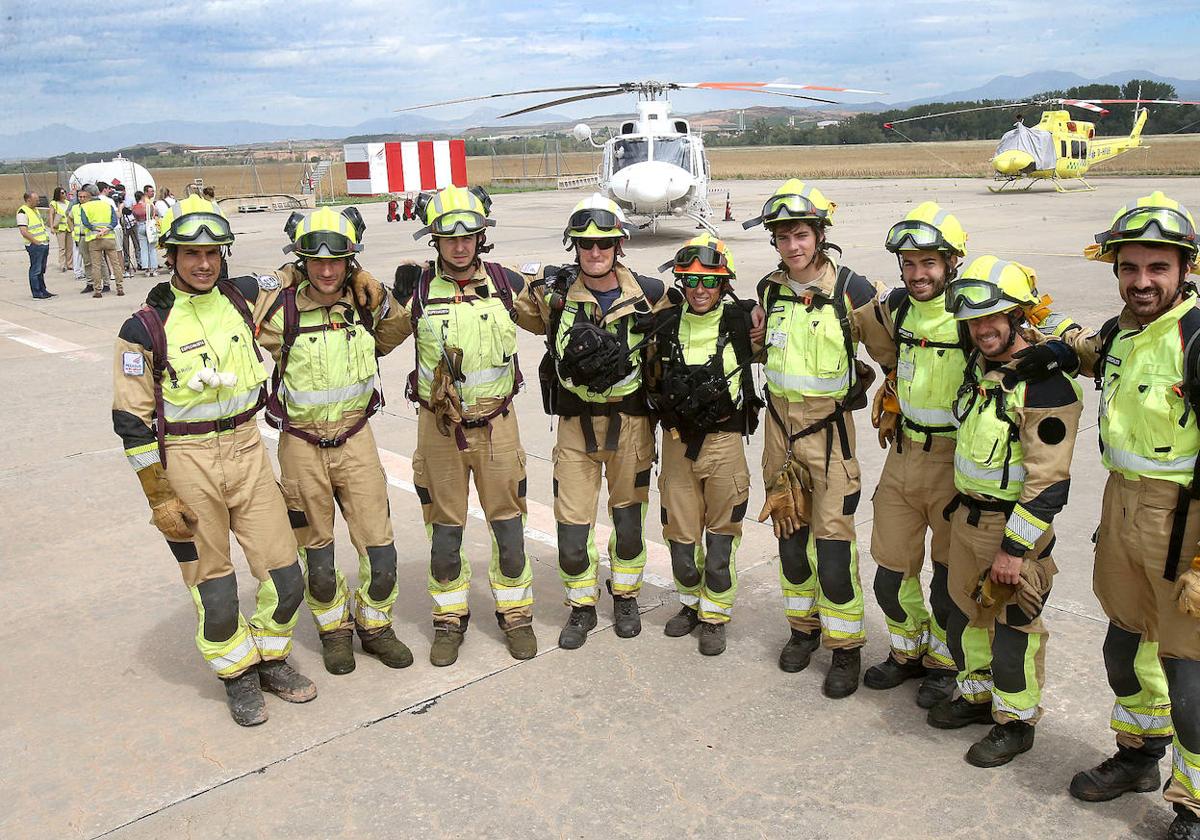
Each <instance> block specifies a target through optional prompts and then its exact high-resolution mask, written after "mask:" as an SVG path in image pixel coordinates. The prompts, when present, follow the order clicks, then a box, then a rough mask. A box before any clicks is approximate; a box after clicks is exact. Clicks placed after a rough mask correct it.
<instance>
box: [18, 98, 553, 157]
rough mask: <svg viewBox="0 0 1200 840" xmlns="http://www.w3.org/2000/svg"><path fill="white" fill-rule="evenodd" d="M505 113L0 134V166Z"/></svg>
mask: <svg viewBox="0 0 1200 840" xmlns="http://www.w3.org/2000/svg"><path fill="white" fill-rule="evenodd" d="M506 110H507V109H499V108H479V109H476V110H475V111H473V112H471V113H470V114H467V115H466V116H465V117H459V118H457V119H452V120H435V119H432V118H430V117H426V116H422V115H417V114H409V113H405V114H395V115H394V116H390V117H377V118H375V119H370V120H367V121H365V122H361V123H358V124H357V125H349V126H346V125H338V126H331V125H313V124H300V125H274V124H270V123H260V122H249V121H246V120H231V121H228V122H211V123H202V122H193V121H185V120H164V121H159V122H148V123H125V124H122V125H113V126H106V127H104V128H102V129H97V130H94V131H85V130H81V129H78V128H72V127H70V126H67V125H62V124H54V125H48V126H45V127H44V128H39V129H35V130H33V131H23V132H20V133H17V134H0V160H5V159H7V160H14V159H36V158H46V157H51V156H53V155H60V154H66V153H68V152H83V153H87V152H106V151H112V150H113V149H120V148H124V147H127V146H136V145H138V144H141V143H178V144H181V145H188V146H237V145H244V144H247V143H272V142H279V141H282V140H340V139H342V138H344V137H350V136H354V135H363V134H453V133H456V132H460V131H463V130H465V129H467V128H472V127H475V126H479V125H483V124H484V123H487V122H495V121H496V117H497V116H499V115H500V114H503V113H505V112H506ZM567 119H568V118H567V117H565V116H563V115H562V114H555V113H553V112H550V111H543V112H538V113H533V114H525V115H523V116H520V117H516V118H513V119H511V120H505V121H504V122H505V123H507V124H511V125H530V124H533V125H537V124H541V123H544V122H546V121H548V120H555V121H561V120H567Z"/></svg>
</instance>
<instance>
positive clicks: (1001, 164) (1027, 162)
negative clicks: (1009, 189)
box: [992, 150, 1033, 175]
mask: <svg viewBox="0 0 1200 840" xmlns="http://www.w3.org/2000/svg"><path fill="white" fill-rule="evenodd" d="M1032 166H1033V155H1031V154H1029V152H1021V151H1017V150H1012V151H1008V152H1001V153H1000V154H998V155H996V156H995V157H994V158H992V168H994V169H995V170H996V171H997V172H999V173H1000V174H1001V175H1020V174H1021V173H1022V172H1024V171H1026V170H1027V169H1029V168H1030V167H1032Z"/></svg>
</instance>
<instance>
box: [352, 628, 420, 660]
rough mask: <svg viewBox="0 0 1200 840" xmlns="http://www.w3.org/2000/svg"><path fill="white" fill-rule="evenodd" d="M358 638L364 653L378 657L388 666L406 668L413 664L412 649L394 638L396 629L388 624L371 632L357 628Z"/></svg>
mask: <svg viewBox="0 0 1200 840" xmlns="http://www.w3.org/2000/svg"><path fill="white" fill-rule="evenodd" d="M358 640H359V642H361V643H362V649H363V652H364V653H369V654H371V656H375V657H378V659H379V661H380V662H382V663H383V664H384V665H386V666H388V667H389V668H407V667H408V666H409V665H411V664H413V655H412V651H411V650H409V649H408V645H406V644H404V642H402V641H400V640H399V639H397V638H396V631H395V630H393V629H392V626H391V625H390V624H389V625H388V626H387V627H384V628H383V629H382V630H378V631H376V632H373V633H366V632H364V631H363V630H362V629H359V631H358Z"/></svg>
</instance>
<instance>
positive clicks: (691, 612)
mask: <svg viewBox="0 0 1200 840" xmlns="http://www.w3.org/2000/svg"><path fill="white" fill-rule="evenodd" d="M699 623H700V613H699V612H698V611H697V610H696V608H695V607H689V606H687V605H686V604H685V605H684V606H682V607H680V608H679V612H677V613H675V615H673V616H671V617H670V618H668V619H667V624H666V626H665V627H663V633H664V634H666V635H667V636H670V637H671V638H672V639H678V638H679V637H680V636H686V635H688V634H689V633H691V632H692V631H693V630H695V629H696V626H697V625H698V624H699Z"/></svg>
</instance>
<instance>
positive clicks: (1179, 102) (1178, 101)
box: [1063, 99, 1200, 105]
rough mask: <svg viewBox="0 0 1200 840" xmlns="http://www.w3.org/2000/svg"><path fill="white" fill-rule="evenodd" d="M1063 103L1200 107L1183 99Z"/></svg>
mask: <svg viewBox="0 0 1200 840" xmlns="http://www.w3.org/2000/svg"><path fill="white" fill-rule="evenodd" d="M1063 101H1064V102H1091V103H1092V104H1096V105H1200V102H1190V101H1187V100H1182V99H1086V100H1075V99H1070V100H1063Z"/></svg>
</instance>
